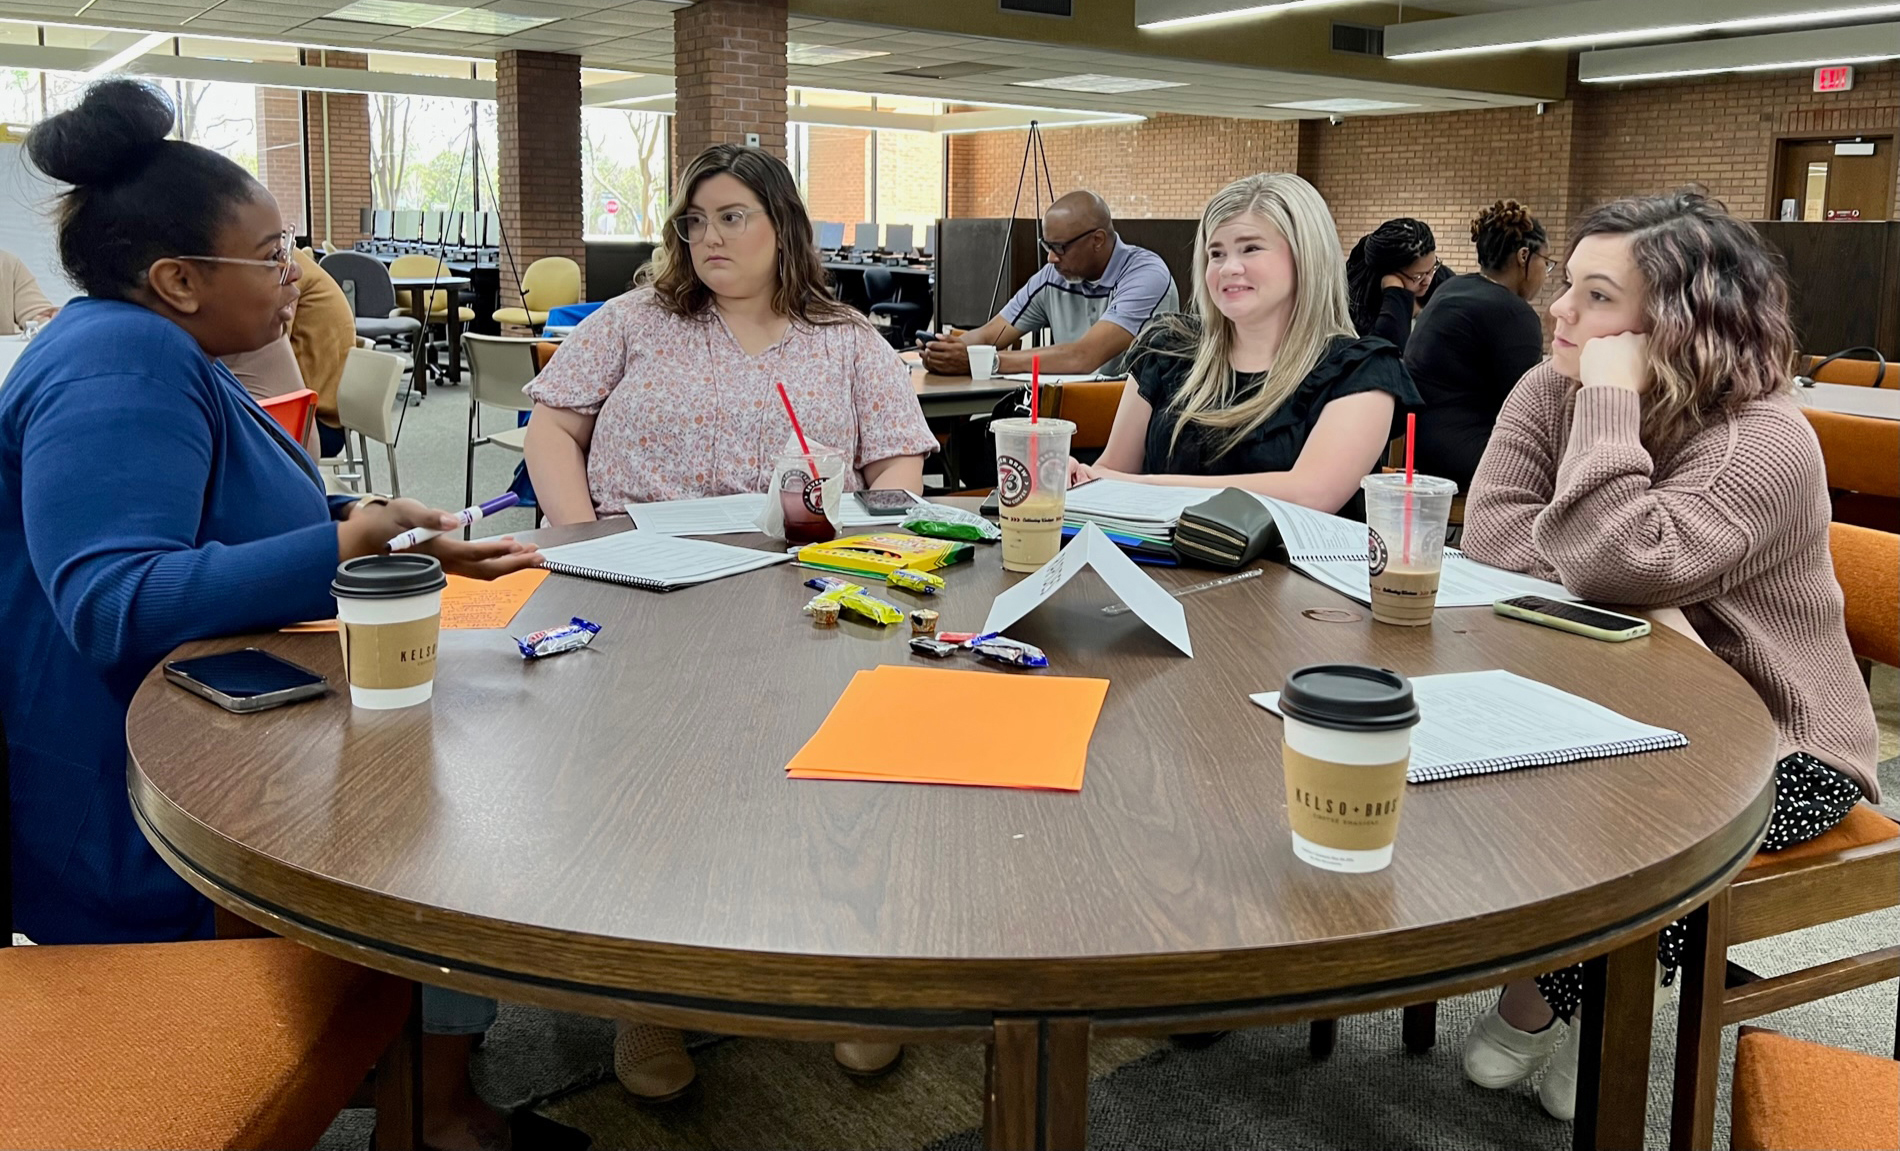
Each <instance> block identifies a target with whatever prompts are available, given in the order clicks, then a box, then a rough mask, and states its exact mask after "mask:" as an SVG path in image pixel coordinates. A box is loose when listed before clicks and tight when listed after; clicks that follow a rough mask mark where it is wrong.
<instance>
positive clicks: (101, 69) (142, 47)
mask: <svg viewBox="0 0 1900 1151" xmlns="http://www.w3.org/2000/svg"><path fill="white" fill-rule="evenodd" d="M169 39H171V35H170V34H169V33H165V32H153V33H151V34H150V35H147V36H141V37H139V39H138V42H137V43H135V44H133V45H131V46H130V47H128V48H122V49H120V50H119V51H117V52H114V53H113V54H112V55H111V56H110V57H108V58H107V59H105V60H102V61H100V62H99V63H97V64H95V65H93V66H92V67H91V68H88V69H86V75H87V76H103V75H105V74H106V73H108V72H117V71H118V70H119V69H121V68H123V67H125V66H126V65H127V64H130V63H131V62H132V61H134V60H136V59H138V58H139V57H140V56H143V55H145V54H146V53H147V52H150V51H151V50H152V49H154V48H156V47H158V46H159V45H160V44H163V43H164V42H165V41H167V40H169Z"/></svg>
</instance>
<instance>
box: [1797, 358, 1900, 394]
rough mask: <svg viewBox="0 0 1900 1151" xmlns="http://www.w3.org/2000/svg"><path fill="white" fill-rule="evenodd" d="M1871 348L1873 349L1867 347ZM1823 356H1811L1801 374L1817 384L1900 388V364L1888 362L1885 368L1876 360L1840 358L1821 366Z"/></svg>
mask: <svg viewBox="0 0 1900 1151" xmlns="http://www.w3.org/2000/svg"><path fill="white" fill-rule="evenodd" d="M1867 350H1871V349H1867ZM1821 360H1822V357H1820V356H1809V357H1807V361H1806V363H1805V365H1804V366H1803V367H1802V369H1801V374H1802V375H1804V376H1807V377H1808V378H1809V379H1811V380H1813V381H1814V382H1815V383H1817V384H1851V385H1853V386H1855V387H1862V388H1900V364H1887V365H1885V370H1884V371H1883V370H1882V365H1881V364H1880V363H1879V362H1878V361H1875V360H1849V359H1839V360H1835V361H1833V362H1831V363H1829V364H1828V365H1827V366H1826V367H1824V368H1821V370H1820V371H1819V372H1816V371H1815V368H1816V367H1817V366H1819V365H1820V363H1821Z"/></svg>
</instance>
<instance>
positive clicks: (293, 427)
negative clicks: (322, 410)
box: [257, 388, 317, 444]
mask: <svg viewBox="0 0 1900 1151" xmlns="http://www.w3.org/2000/svg"><path fill="white" fill-rule="evenodd" d="M257 406H258V407H260V408H263V409H264V414H265V415H267V416H269V417H270V418H271V419H273V420H276V421H277V422H278V423H279V424H280V425H282V427H283V429H284V430H285V431H286V432H289V433H290V438H291V439H293V440H296V441H297V442H298V443H300V444H301V443H303V438H304V434H305V433H306V432H308V431H309V430H310V415H311V413H312V412H315V411H316V410H317V393H315V392H313V391H311V390H310V389H309V388H298V389H297V390H296V391H294V392H285V393H284V394H283V395H281V396H272V397H271V398H270V399H268V400H259V401H257Z"/></svg>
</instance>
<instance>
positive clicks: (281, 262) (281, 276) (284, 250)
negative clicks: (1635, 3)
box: [173, 232, 296, 288]
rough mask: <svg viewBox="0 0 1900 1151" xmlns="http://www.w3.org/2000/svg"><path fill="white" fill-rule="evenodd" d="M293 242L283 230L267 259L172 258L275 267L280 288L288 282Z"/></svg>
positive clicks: (230, 257)
mask: <svg viewBox="0 0 1900 1151" xmlns="http://www.w3.org/2000/svg"><path fill="white" fill-rule="evenodd" d="M295 244H296V239H295V238H294V237H293V236H291V234H290V233H289V232H285V233H284V234H283V235H281V236H279V237H277V247H276V248H275V249H274V250H272V252H271V254H270V258H269V259H267V260H249V259H242V258H240V257H237V256H174V257H173V259H178V260H196V261H198V262H200V263H204V264H244V265H247V266H249V267H253V268H276V269H277V286H278V287H280V288H281V287H283V286H284V285H285V284H288V283H290V266H291V264H292V263H294V262H295V261H294V259H293V257H292V254H291V253H292V251H293V249H294V246H295Z"/></svg>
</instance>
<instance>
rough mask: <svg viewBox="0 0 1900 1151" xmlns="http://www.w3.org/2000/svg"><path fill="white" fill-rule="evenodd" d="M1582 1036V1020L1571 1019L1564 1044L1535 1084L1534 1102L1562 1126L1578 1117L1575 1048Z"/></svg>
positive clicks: (1558, 1048)
mask: <svg viewBox="0 0 1900 1151" xmlns="http://www.w3.org/2000/svg"><path fill="white" fill-rule="evenodd" d="M1551 1030H1553V1031H1555V1030H1556V1028H1554V1027H1553V1028H1551ZM1582 1035H1583V1026H1582V1020H1581V1018H1580V1017H1577V1018H1572V1019H1571V1021H1570V1025H1569V1026H1568V1027H1565V1028H1564V1039H1563V1042H1562V1043H1559V1044H1558V1045H1557V1052H1556V1054H1554V1055H1552V1056H1551V1057H1550V1064H1549V1065H1548V1066H1547V1067H1545V1068H1544V1077H1543V1078H1542V1079H1541V1080H1539V1081H1538V1083H1537V1101H1538V1102H1539V1103H1542V1104H1543V1105H1544V1113H1545V1114H1547V1115H1549V1116H1550V1117H1551V1118H1552V1119H1560V1120H1562V1121H1564V1122H1565V1123H1568V1122H1570V1121H1571V1120H1572V1119H1575V1118H1576V1117H1577V1048H1578V1047H1579V1046H1580V1045H1581V1044H1582V1042H1583V1040H1582Z"/></svg>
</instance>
